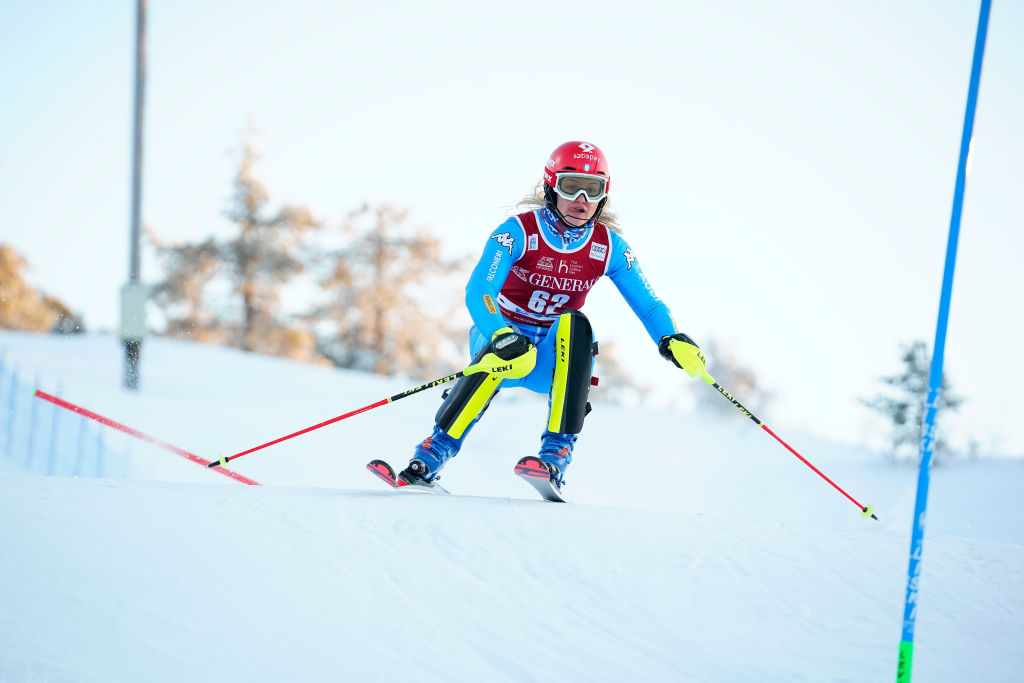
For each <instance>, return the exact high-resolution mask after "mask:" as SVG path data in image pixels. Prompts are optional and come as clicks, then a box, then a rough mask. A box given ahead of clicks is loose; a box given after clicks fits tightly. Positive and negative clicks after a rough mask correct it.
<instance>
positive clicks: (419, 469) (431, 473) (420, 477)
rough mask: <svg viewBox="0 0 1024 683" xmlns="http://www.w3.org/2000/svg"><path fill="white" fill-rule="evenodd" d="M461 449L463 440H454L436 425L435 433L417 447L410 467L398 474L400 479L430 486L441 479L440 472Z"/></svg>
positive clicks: (407, 482)
mask: <svg viewBox="0 0 1024 683" xmlns="http://www.w3.org/2000/svg"><path fill="white" fill-rule="evenodd" d="M461 447H462V441H461V439H453V438H452V437H450V436H448V435H447V434H446V433H445V432H444V431H442V430H441V428H440V427H438V426H436V425H435V426H434V431H433V433H431V435H430V436H428V437H427V438H425V439H424V440H423V441H421V442H420V445H419V446H417V447H416V454H415V455H414V456H413V458H412V460H410V461H409V466H408V467H406V468H405V469H404V470H402V471H401V472H399V473H398V479H401V480H403V481H404V482H405V483H406V484H412V485H420V486H423V485H427V486H429V485H430V484H432V483H433V482H434V481H435V480H436V479H440V477H439V476H438V472H440V471H441V468H442V467H444V464H445V463H446V462H448V461H449V460H451V459H452V458H454V457H455V455H456V454H457V453H458V452H459V449H460V448H461Z"/></svg>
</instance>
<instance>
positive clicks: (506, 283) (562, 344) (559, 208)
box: [398, 141, 714, 497]
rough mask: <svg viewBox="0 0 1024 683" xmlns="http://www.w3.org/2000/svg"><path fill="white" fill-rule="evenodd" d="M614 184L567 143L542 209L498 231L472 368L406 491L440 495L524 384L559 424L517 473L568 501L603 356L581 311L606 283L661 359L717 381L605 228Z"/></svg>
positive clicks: (477, 304) (552, 168) (473, 296)
mask: <svg viewBox="0 0 1024 683" xmlns="http://www.w3.org/2000/svg"><path fill="white" fill-rule="evenodd" d="M610 186H611V176H610V174H609V171H608V161H607V159H606V158H605V155H604V153H603V152H602V151H601V150H600V149H598V148H597V147H596V146H595V145H592V144H590V143H588V142H580V141H573V142H566V143H564V144H562V145H559V146H558V147H557V148H556V149H555V151H554V152H552V153H551V158H550V159H548V161H547V164H546V165H545V167H544V179H543V184H541V183H538V185H537V190H536V191H535V193H534V194H535V197H532V198H530V199H528V200H527V201H526V202H525V203H526V204H532V205H533V207H534V208H533V210H531V211H527V212H525V213H521V214H519V215H517V216H513V217H512V218H509V219H508V220H506V221H505V222H504V223H502V224H501V225H499V226H498V227H497V228H496V229H495V230H494V232H492V233H491V235H490V237H489V238H488V239H487V244H486V246H485V247H484V251H483V255H482V256H481V257H480V260H479V262H478V263H477V265H476V267H475V268H474V269H473V274H472V275H471V276H470V278H469V283H468V284H467V285H466V306H467V308H468V309H469V313H470V315H471V316H472V318H473V322H474V325H473V327H472V328H471V329H470V331H469V335H470V348H471V352H472V354H473V365H471V366H470V368H467V374H466V375H465V376H464V377H462V378H461V379H460V380H459V382H458V383H457V384H456V385H455V387H454V388H453V389H452V390H451V391H449V392H448V393H447V394H446V396H445V400H444V403H442V405H441V408H440V409H439V410H438V412H437V415H436V416H435V420H434V422H435V424H434V429H433V432H432V433H431V434H430V436H428V437H427V438H426V439H424V440H423V441H422V442H421V443H420V444H419V445H418V446H417V447H416V452H415V454H414V455H413V458H412V460H411V461H410V462H409V466H408V467H406V468H405V469H404V470H402V472H401V473H399V475H398V478H399V479H401V480H402V482H403V483H404V484H406V485H419V486H434V485H435V484H434V481H435V480H436V479H437V477H438V473H439V472H440V471H441V468H442V467H444V465H445V463H446V462H448V460H450V459H451V458H452V457H454V456H455V454H457V453H458V452H459V449H460V448H461V447H462V442H463V440H464V439H465V438H466V434H467V433H468V432H469V430H470V428H471V427H472V426H473V424H474V423H475V422H476V421H477V420H478V419H480V416H481V415H482V414H483V412H484V410H485V409H486V408H487V406H488V405H489V403H490V400H491V398H493V396H494V394H495V392H497V391H498V388H499V385H500V386H501V387H525V388H526V389H529V390H531V391H535V392H538V393H542V394H548V395H549V399H548V404H549V417H548V423H547V425H545V429H544V431H543V433H542V434H541V443H540V451H539V457H538V458H533V457H529V458H524V459H523V460H521V461H520V463H519V465H518V466H517V468H516V471H517V473H519V474H521V475H527V476H532V477H538V476H541V477H543V478H544V482H543V483H544V485H545V486H550V487H551V488H553V489H554V491H555V492H556V495H558V497H560V489H561V486H562V482H563V475H564V474H565V470H566V467H568V465H569V463H570V462H571V461H572V452H573V447H574V445H575V444H576V439H577V435H578V434H579V433H580V431H581V430H582V428H583V418H584V417H585V416H586V414H587V413H588V412H589V411H590V405H589V404H588V403H587V394H588V391H589V388H590V383H591V370H592V368H593V356H594V355H596V353H597V345H596V343H595V342H594V336H593V331H592V329H591V326H590V322H589V321H588V320H587V318H586V317H585V316H584V315H583V313H581V312H580V309H582V308H583V303H584V301H585V300H586V298H587V294H588V293H589V292H590V289H591V287H593V286H594V284H595V283H596V282H597V281H598V280H599V279H600V278H601V276H602V275H607V276H608V277H610V278H611V280H612V282H614V283H615V286H616V287H617V288H618V290H619V292H620V293H621V294H622V296H623V298H624V299H625V300H626V302H627V303H628V304H629V307H630V308H631V309H632V310H633V313H635V314H636V316H637V318H639V319H640V321H641V322H642V323H643V325H644V327H645V328H646V329H647V332H648V334H649V335H650V336H651V339H652V340H654V342H655V343H656V344H657V345H658V350H659V352H660V353H661V355H662V356H664V357H665V358H667V359H668V360H670V361H672V362H673V363H675V365H676V366H678V367H680V368H682V369H683V370H685V371H686V372H687V373H689V375H690V376H691V377H698V378H700V379H702V380H704V381H705V382H708V383H709V384H710V383H713V382H714V380H713V379H712V378H711V376H710V375H709V374H708V373H707V371H706V370H705V367H704V356H703V354H702V353H701V351H700V349H698V348H697V345H696V344H695V343H694V341H693V340H692V339H690V338H689V337H687V336H686V335H685V334H682V333H681V332H678V331H676V326H675V323H674V322H673V320H672V316H671V314H670V313H669V310H668V307H667V306H666V305H665V304H664V303H662V302H661V300H660V299H658V297H657V296H656V295H655V294H654V290H653V288H652V287H651V285H650V284H649V283H648V281H647V278H645V277H644V274H643V271H641V270H640V265H639V263H638V262H637V260H636V256H635V255H634V254H633V251H632V249H630V247H629V244H627V243H626V241H625V240H624V239H623V238H622V236H621V235H619V234H618V231H617V228H616V227H615V222H614V219H612V218H610V217H609V218H606V220H605V222H603V223H602V222H601V214H602V212H603V211H604V209H605V204H606V203H607V201H608V190H609V188H610ZM608 215H609V216H610V214H608ZM470 369H472V370H474V371H473V372H472V373H471V374H470V373H469V372H468V370H470ZM528 481H529V479H528ZM549 482H550V483H549ZM531 483H534V485H535V486H538V484H537V483H535V482H533V481H531ZM538 490H541V489H540V487H539V486H538ZM542 493H543V491H542Z"/></svg>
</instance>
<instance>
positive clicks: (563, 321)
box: [548, 311, 594, 434]
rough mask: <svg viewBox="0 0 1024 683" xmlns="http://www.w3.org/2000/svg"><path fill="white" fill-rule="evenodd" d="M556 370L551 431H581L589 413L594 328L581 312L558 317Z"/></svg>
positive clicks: (552, 386) (563, 314)
mask: <svg viewBox="0 0 1024 683" xmlns="http://www.w3.org/2000/svg"><path fill="white" fill-rule="evenodd" d="M555 325H557V326H558V329H557V331H556V333H555V334H556V339H555V373H554V378H553V379H552V382H551V396H550V414H549V417H548V431H551V432H558V433H560V434H579V433H580V432H581V431H582V430H583V418H584V417H586V415H587V413H588V412H589V411H588V410H587V395H588V394H589V393H590V374H591V370H592V363H593V357H594V351H593V348H594V331H593V329H591V327H590V321H589V320H587V317H586V316H585V315H583V314H582V313H580V312H579V311H566V312H564V313H562V315H560V316H559V317H558V322H556V323H555Z"/></svg>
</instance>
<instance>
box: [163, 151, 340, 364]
mask: <svg viewBox="0 0 1024 683" xmlns="http://www.w3.org/2000/svg"><path fill="white" fill-rule="evenodd" d="M257 159H258V155H257V154H256V152H255V150H254V149H253V148H252V146H251V145H250V144H249V143H248V142H245V143H243V147H242V150H241V158H240V161H239V167H238V172H237V173H236V175H235V179H234V182H233V193H232V197H231V201H230V203H229V206H228V208H227V210H226V211H225V212H224V213H225V216H227V218H228V219H229V220H231V222H232V223H233V224H234V225H235V226H236V228H237V230H236V231H235V232H234V234H232V235H231V236H230V237H228V238H226V239H216V238H213V237H210V238H207V239H205V240H203V241H201V242H194V243H193V242H180V243H175V244H172V245H168V244H164V243H162V242H161V241H160V239H159V238H158V237H157V236H156V235H154V234H153V233H152V232H151V231H147V237H148V238H149V241H150V243H151V244H153V245H154V247H155V249H156V253H157V256H158V257H159V258H160V260H161V261H162V263H163V267H164V279H163V280H161V281H159V282H158V283H157V284H156V285H155V287H154V289H153V300H154V302H155V303H156V304H157V305H158V306H159V307H160V308H161V309H162V310H163V313H164V315H165V316H166V317H167V333H168V334H177V335H187V336H189V337H190V338H192V339H195V340H197V341H206V342H213V343H219V344H227V345H230V346H235V347H237V348H241V349H245V350H247V351H255V352H259V353H266V354H271V355H276V356H284V357H287V358H292V359H295V360H312V361H321V360H322V357H320V356H319V354H318V353H317V352H316V349H315V346H316V344H315V337H314V335H313V332H312V330H311V329H309V326H308V324H306V323H305V322H304V321H303V320H302V318H301V316H299V315H294V316H291V318H289V317H288V316H286V315H284V314H283V313H282V311H281V291H282V289H283V288H284V287H285V286H286V285H287V284H288V283H289V282H291V281H292V280H294V279H295V278H296V277H298V276H300V275H302V274H303V273H304V272H305V271H306V263H305V260H304V256H305V254H304V253H303V252H302V249H303V248H304V240H305V238H306V237H307V234H308V233H309V232H310V231H313V230H316V229H317V228H319V227H320V226H319V223H318V222H317V221H316V220H315V219H314V218H313V217H312V214H311V212H310V211H309V209H307V208H305V207H296V206H288V205H285V206H282V207H281V208H280V209H278V210H277V211H273V210H271V209H270V208H269V193H268V192H267V190H266V188H265V187H264V186H263V185H262V184H261V183H260V182H259V181H258V180H257V179H256V176H255V173H254V167H255V164H256V161H257ZM218 290H220V293H221V296H220V297H218V296H217V293H218ZM224 292H226V296H225V295H224Z"/></svg>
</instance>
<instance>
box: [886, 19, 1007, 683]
mask: <svg viewBox="0 0 1024 683" xmlns="http://www.w3.org/2000/svg"><path fill="white" fill-rule="evenodd" d="M991 6H992V2H991V0H981V11H980V12H979V16H978V32H977V35H976V38H975V42H974V62H973V63H972V65H971V83H970V87H969V88H968V90H967V113H966V114H965V115H964V131H963V136H962V137H961V139H960V161H959V164H958V166H957V171H956V188H955V189H954V191H953V213H952V216H951V218H950V221H949V240H948V242H947V243H946V265H945V269H944V271H943V275H942V294H941V296H940V298H939V320H938V324H937V325H936V327H935V346H934V351H933V352H932V364H931V369H930V371H929V374H928V399H927V403H926V404H925V415H924V423H923V424H922V426H921V464H920V468H919V470H918V474H917V498H916V502H915V504H914V528H913V534H912V536H911V540H910V567H909V569H908V570H907V595H906V601H905V602H904V605H903V636H902V638H901V640H900V651H899V660H898V663H897V666H896V681H897V683H909V682H910V671H911V665H912V663H913V659H914V626H915V624H916V621H917V598H918V591H919V589H920V586H919V581H920V578H921V552H922V545H923V542H924V524H925V512H926V509H927V506H928V484H929V480H930V474H929V468H930V467H931V461H932V450H933V448H934V445H935V414H936V413H937V412H938V410H939V392H940V390H941V388H942V357H943V353H944V352H945V347H946V326H947V323H948V322H949V301H950V298H951V296H952V293H953V271H954V269H955V268H956V249H957V242H958V240H959V238H960V214H961V213H962V211H963V204H964V186H965V184H966V182H967V156H968V153H969V152H970V149H971V138H972V136H973V133H974V112H975V109H976V107H977V104H978V84H979V82H980V81H981V62H982V58H983V57H984V55H985V37H986V34H987V33H988V15H989V10H990V9H991Z"/></svg>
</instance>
